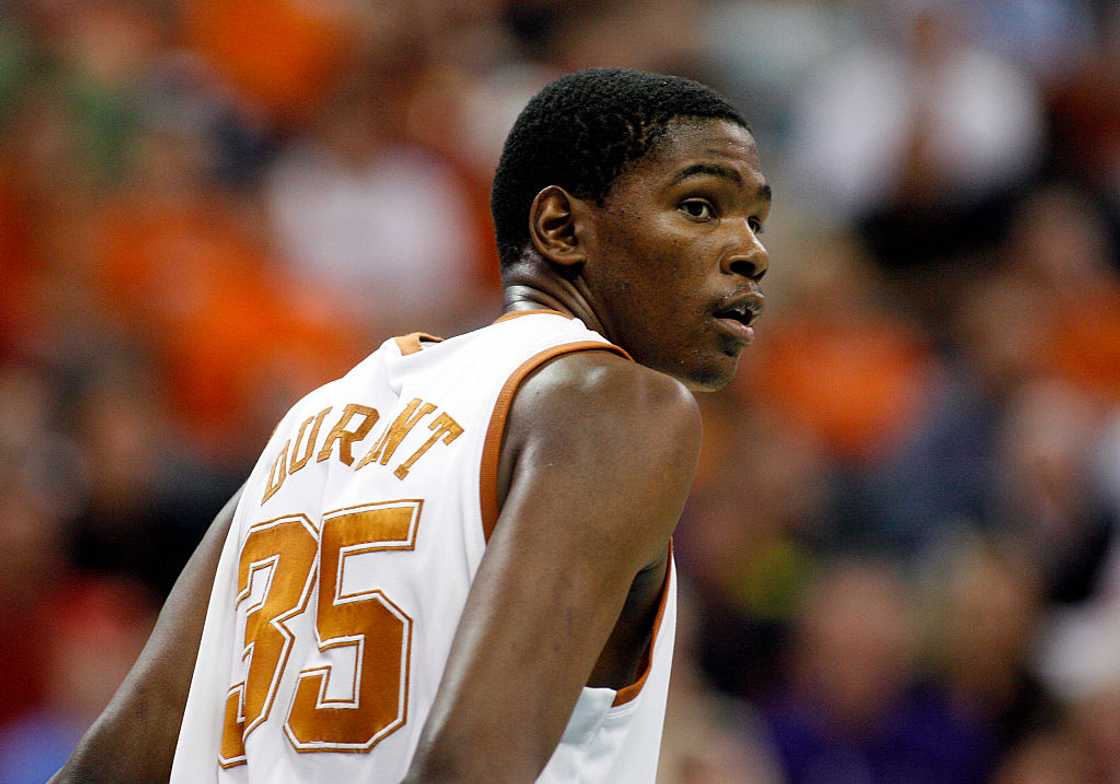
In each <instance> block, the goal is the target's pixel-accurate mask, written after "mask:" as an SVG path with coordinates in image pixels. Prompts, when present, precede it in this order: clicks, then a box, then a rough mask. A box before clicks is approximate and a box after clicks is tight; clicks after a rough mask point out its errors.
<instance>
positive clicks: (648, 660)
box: [611, 539, 673, 708]
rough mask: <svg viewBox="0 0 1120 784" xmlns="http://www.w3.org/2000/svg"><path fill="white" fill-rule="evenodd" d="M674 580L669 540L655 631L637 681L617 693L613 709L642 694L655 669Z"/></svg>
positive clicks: (644, 655) (654, 620)
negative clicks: (655, 658) (655, 652)
mask: <svg viewBox="0 0 1120 784" xmlns="http://www.w3.org/2000/svg"><path fill="white" fill-rule="evenodd" d="M672 579H673V540H672V539H670V540H669V555H668V557H667V558H666V559H665V579H664V580H663V581H662V583H661V598H660V599H658V602H657V615H656V616H655V617H654V619H653V631H652V632H651V633H650V637H649V645H648V646H647V647H646V651H645V653H644V654H643V655H642V669H641V673H640V674H639V675H638V678H637V680H635V681H634V682H633V683H631V684H630V685H629V686H624V687H622V688H621V689H619V690H618V691H617V692H615V695H614V702H612V703H611V707H612V708H617V707H618V706H620V705H625V704H626V703H628V702H632V701H633V700H634V699H635V698H636V697H637V696H638V695H639V694H641V693H642V687H643V686H645V685H646V681H647V680H648V679H649V673H650V670H652V669H653V654H654V648H655V647H656V646H657V642H658V635H659V634H661V621H662V620H663V619H664V618H665V607H666V606H667V605H668V603H669V593H670V591H669V589H670V585H671V582H672Z"/></svg>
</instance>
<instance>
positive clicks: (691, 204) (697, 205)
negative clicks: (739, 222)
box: [679, 199, 715, 220]
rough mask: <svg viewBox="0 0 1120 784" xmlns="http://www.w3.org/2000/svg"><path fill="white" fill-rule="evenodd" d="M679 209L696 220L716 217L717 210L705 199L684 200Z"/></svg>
mask: <svg viewBox="0 0 1120 784" xmlns="http://www.w3.org/2000/svg"><path fill="white" fill-rule="evenodd" d="M679 209H680V210H681V212H683V213H684V214H685V215H687V216H688V217H690V218H695V219H696V220H711V219H712V218H714V217H715V210H714V209H712V205H711V204H710V203H708V202H707V201H705V200H704V199H688V200H687V201H682V202H681V206H680V208H679Z"/></svg>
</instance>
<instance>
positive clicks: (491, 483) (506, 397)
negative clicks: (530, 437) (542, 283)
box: [479, 310, 630, 542]
mask: <svg viewBox="0 0 1120 784" xmlns="http://www.w3.org/2000/svg"><path fill="white" fill-rule="evenodd" d="M533 312H534V311H529V310H523V311H516V312H515V313H507V314H506V315H507V316H513V315H525V314H528V313H533ZM536 312H540V311H536ZM549 312H550V311H549ZM575 351H613V352H614V353H616V354H618V355H619V356H622V357H625V358H626V359H630V355H629V354H627V353H626V352H625V351H623V350H622V349H621V348H619V347H618V346H615V345H612V344H610V343H599V342H598V341H594V340H582V341H579V342H576V343H565V344H563V345H560V346H553V347H552V348H546V349H545V350H544V351H539V352H537V353H536V354H534V355H533V356H531V357H529V359H527V360H525V361H524V362H523V363H521V366H520V367H518V368H517V370H515V371H513V373H512V374H511V375H510V377H509V378H508V379H506V383H505V385H503V386H502V389H501V391H500V392H499V393H498V399H497V401H496V402H495V403H494V411H493V413H491V414H490V424H489V426H488V427H487V428H486V440H485V441H484V442H483V445H482V466H481V470H480V472H479V485H480V487H479V504H480V506H481V508H482V535H483V537H485V540H486V541H487V542H489V541H490V535H491V534H492V533H493V532H494V526H495V525H497V524H498V512H499V509H498V461H499V460H500V458H501V453H502V438H503V436H504V435H505V432H506V419H507V418H508V417H509V409H510V406H511V405H512V404H513V398H514V396H515V395H516V394H517V390H518V389H519V388H520V387H521V383H522V382H523V381H524V380H525V377H526V376H528V375H529V374H530V373H532V372H533V371H534V370H536V369H537V368H539V367H540V366H541V365H543V364H544V363H545V362H548V361H549V360H550V359H554V358H555V357H558V356H560V355H562V354H570V353H572V352H575Z"/></svg>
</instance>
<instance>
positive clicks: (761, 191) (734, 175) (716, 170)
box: [670, 163, 774, 201]
mask: <svg viewBox="0 0 1120 784" xmlns="http://www.w3.org/2000/svg"><path fill="white" fill-rule="evenodd" d="M703 175H709V176H712V177H720V178H722V179H725V180H730V181H731V182H733V183H735V184H736V185H738V186H739V187H742V186H743V177H742V175H740V174H739V172H737V171H735V170H734V169H732V168H731V167H730V166H721V165H720V164H718V163H694V164H692V165H691V166H686V167H685V168H683V169H681V170H680V171H679V172H677V175H676V176H675V177H673V181H672V182H671V183H670V186H672V185H677V184H678V183H681V182H684V181H685V180H687V179H689V178H690V177H700V176H703ZM758 198H760V199H762V200H763V201H773V198H774V192H773V190H772V189H771V188H770V184H769V183H763V184H762V185H761V186H759V188H758Z"/></svg>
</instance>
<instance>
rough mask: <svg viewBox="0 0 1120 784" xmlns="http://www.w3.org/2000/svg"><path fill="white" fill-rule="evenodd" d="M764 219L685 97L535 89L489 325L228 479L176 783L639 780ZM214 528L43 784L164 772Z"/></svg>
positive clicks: (512, 148)
mask: <svg viewBox="0 0 1120 784" xmlns="http://www.w3.org/2000/svg"><path fill="white" fill-rule="evenodd" d="M402 206H406V205H402ZM769 207H770V189H769V186H768V185H767V184H766V181H765V179H764V177H763V175H762V173H761V171H760V166H759V160H758V155H757V151H756V149H755V144H754V141H753V139H752V137H751V135H750V132H749V130H748V129H747V126H746V123H745V122H744V121H743V119H742V118H741V117H740V116H739V114H738V113H737V112H736V111H735V110H734V109H733V108H732V107H731V106H730V105H729V104H727V103H726V102H725V101H724V100H723V99H722V98H720V97H719V96H718V95H717V94H715V93H714V92H712V91H711V90H709V89H708V88H706V87H703V86H701V85H699V84H696V83H694V82H690V81H687V80H683V79H678V78H674V77H668V76H660V75H654V74H645V73H638V72H630V71H616V70H591V71H583V72H580V73H576V74H572V75H570V76H567V77H564V78H562V79H559V80H557V81H556V82H554V83H552V84H551V85H549V86H548V87H546V88H545V89H544V90H543V91H542V92H541V93H540V94H539V95H537V96H536V97H535V98H534V99H533V100H532V101H531V102H530V103H529V105H528V106H527V107H526V109H525V110H524V112H523V113H522V114H521V116H520V117H519V119H518V121H517V123H516V124H515V126H514V128H513V130H512V131H511V132H510V135H509V138H508V139H507V141H506V146H505V150H504V152H503V155H502V160H501V162H500V164H499V166H498V170H497V172H496V175H495V178H494V187H493V199H492V208H493V212H494V221H495V226H496V232H497V241H498V246H499V250H500V252H501V258H502V274H503V283H504V287H505V314H504V315H503V316H502V317H501V318H500V319H498V321H497V322H496V323H495V324H493V325H491V326H489V327H486V328H484V329H481V330H478V331H476V332H473V333H469V334H466V335H461V336H459V337H456V338H452V339H449V340H447V341H443V342H440V341H438V339H432V338H429V337H428V336H425V335H420V334H416V335H411V336H407V337H403V338H395V339H392V340H389V341H386V342H385V343H384V344H383V345H382V346H381V347H380V348H379V349H378V350H377V351H376V352H374V353H373V354H372V355H371V356H370V357H369V358H367V359H366V360H365V361H363V362H362V363H361V364H359V365H358V366H357V367H356V368H355V369H354V370H353V371H351V372H350V373H349V374H348V375H347V376H345V377H343V378H342V379H339V380H337V381H335V382H332V383H331V384H328V385H326V386H325V387H322V388H321V389H319V390H316V391H315V392H313V393H311V394H310V395H309V396H308V397H306V398H305V399H304V400H302V401H301V402H300V403H298V404H297V405H296V406H295V407H294V408H293V409H292V411H291V412H290V413H289V414H288V415H287V416H286V417H285V418H284V420H283V421H282V422H281V423H280V425H279V427H278V428H277V430H276V432H275V434H274V435H273V437H272V439H271V440H270V443H269V444H268V446H267V448H266V449H265V451H264V454H263V455H262V457H261V460H260V462H259V463H258V465H257V467H256V469H255V470H254V471H253V474H252V475H251V476H250V478H249V480H248V482H247V483H246V486H245V488H244V495H243V496H242V498H241V499H240V502H239V503H238V504H237V509H236V514H235V515H234V516H233V523H232V530H231V532H230V534H229V536H228V537H226V539H225V544H224V548H223V550H222V554H221V558H220V563H218V566H217V574H216V577H215V578H214V581H213V584H214V588H213V593H212V595H211V597H210V601H209V609H208V613H207V617H206V622H205V630H204V631H203V633H202V639H201V644H200V645H198V651H199V652H198V657H197V661H196V662H195V663H194V671H193V680H192V682H191V687H190V695H189V698H188V699H187V705H186V710H185V713H184V714H182V728H181V731H180V733H179V737H178V746H177V750H176V752H175V758H174V767H173V770H172V781H173V782H203V781H215V782H219V781H220V782H224V781H250V782H288V781H303V780H307V781H311V780H314V781H320V780H333V779H337V780H340V781H341V780H345V781H351V780H352V781H386V782H397V781H400V780H402V778H403V780H404V781H407V782H445V781H446V782H466V781H469V782H474V781H487V782H503V781H510V782H527V781H533V780H537V781H546V782H567V781H576V780H579V781H585V782H600V781H601V782H613V783H616V784H617V783H618V782H651V781H653V779H654V776H655V773H656V765H657V756H658V747H659V742H660V735H661V724H662V720H663V716H664V706H665V696H666V689H667V685H668V675H669V673H668V669H669V661H670V657H671V653H672V643H673V628H674V618H675V608H674V595H675V589H676V586H675V577H674V574H673V563H672V553H671V547H670V537H671V534H672V532H673V528H674V526H675V525H676V522H677V518H678V516H679V514H680V511H681V508H682V506H683V504H684V501H685V498H686V496H687V493H688V489H689V485H690V484H691V480H692V474H693V470H694V468H695V463H696V457H697V452H698V449H699V444H700V422H699V417H698V413H697V408H696V404H695V401H694V400H693V398H692V396H691V394H690V392H689V390H711V389H718V388H720V387H722V386H724V385H725V384H727V383H728V381H730V380H731V378H732V377H733V375H734V373H735V370H736V366H737V364H738V357H739V353H740V352H741V351H742V349H743V348H744V346H746V345H747V344H748V343H749V342H750V341H751V339H752V337H753V332H752V329H751V326H750V325H751V323H752V322H753V320H754V319H755V318H757V316H758V315H759V313H760V312H761V308H762V302H763V299H762V294H761V292H760V290H759V281H760V280H761V278H762V276H763V275H764V274H765V272H766V268H767V264H768V260H767V254H766V250H765V249H764V248H763V246H762V244H761V242H760V241H759V238H758V235H759V233H760V232H761V228H762V224H763V222H764V221H765V219H766V217H767V214H768V210H769ZM228 517H229V513H228V512H226V513H225V515H224V518H225V519H223V516H220V517H219V520H217V521H216V522H215V528H217V529H221V527H222V526H223V524H228ZM221 536H222V533H221V532H220V530H219V531H218V532H215V533H211V534H209V535H208V538H207V541H205V542H204V543H203V545H202V546H200V552H199V553H198V554H197V555H196V559H197V561H196V562H194V563H192V564H191V565H190V566H189V567H188V570H187V572H185V574H184V576H183V578H181V581H180V583H181V584H180V585H178V586H177V587H176V590H175V592H173V595H172V598H171V599H170V600H169V606H168V609H165V612H164V614H163V616H162V617H161V621H160V625H159V626H158V627H157V631H156V633H155V634H154V635H153V641H152V642H151V643H150V645H149V649H148V650H146V651H145V654H144V655H143V656H142V658H141V660H140V662H139V663H138V665H137V671H136V672H134V673H133V674H132V675H131V676H130V678H129V680H128V681H127V682H126V684H125V685H124V686H123V687H122V693H121V694H120V695H118V697H117V698H116V699H115V700H114V703H113V705H111V706H110V709H108V711H107V716H106V717H103V719H102V720H100V721H99V723H98V724H97V725H95V727H94V728H93V729H92V730H91V733H90V735H89V736H87V738H86V739H85V740H83V743H82V745H81V746H80V747H79V751H78V752H77V753H76V756H75V759H74V760H72V761H71V764H70V765H69V766H68V768H67V769H65V770H64V771H63V772H62V774H60V778H59V780H67V781H86V780H101V779H99V778H97V777H96V776H94V777H92V778H82V773H83V771H91V770H94V771H96V770H97V767H98V765H102V764H103V765H105V766H106V769H110V768H111V769H112V773H111V774H105V776H106V778H105V779H104V780H109V778H111V779H112V780H114V781H140V780H147V779H150V778H152V777H156V776H160V775H166V770H167V767H166V765H167V757H168V756H169V749H170V745H171V744H170V743H169V742H168V735H169V728H170V727H172V726H174V725H175V724H177V723H178V719H179V716H180V714H179V712H178V711H179V708H178V707H177V706H181V705H182V701H181V700H182V693H183V691H184V690H185V682H186V680H187V676H186V674H185V669H186V667H185V666H184V662H186V661H187V660H189V659H190V658H191V656H192V655H193V650H194V648H195V646H196V643H195V642H194V641H195V640H197V639H198V634H199V632H198V626H199V621H198V620H197V618H198V616H199V615H200V614H201V607H202V604H203V602H204V601H205V599H204V598H202V597H203V596H204V591H203V590H202V586H204V585H206V584H207V581H208V577H209V570H210V569H213V568H214V566H213V564H214V562H215V560H217V557H216V549H217V543H218V540H219V539H220V538H221ZM178 646H182V650H178V651H176V650H175V648H176V647H178ZM176 656H177V657H178V659H179V661H178V662H177V661H176ZM188 666H189V665H188ZM139 712H143V713H145V714H146V715H149V716H152V717H153V720H152V721H151V722H146V721H145V720H143V719H141V718H140V717H139V716H138V715H137V714H138V713H139ZM149 724H150V726H151V729H148V725H149ZM137 725H141V728H140V729H139V730H138V731H137ZM138 738H141V739H143V740H142V741H141V740H138ZM114 744H116V745H115V746H114ZM112 748H115V749H116V753H115V754H113V753H111V752H110V751H109V749H112ZM144 749H146V750H147V753H143V750H144Z"/></svg>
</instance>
